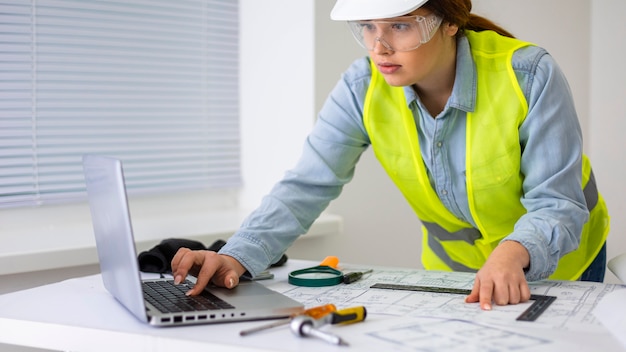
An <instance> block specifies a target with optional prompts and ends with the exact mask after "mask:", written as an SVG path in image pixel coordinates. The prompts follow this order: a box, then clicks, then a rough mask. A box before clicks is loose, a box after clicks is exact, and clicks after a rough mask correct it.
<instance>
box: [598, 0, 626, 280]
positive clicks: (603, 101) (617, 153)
mask: <svg viewBox="0 0 626 352" xmlns="http://www.w3.org/2000/svg"><path fill="white" fill-rule="evenodd" d="M591 3H592V6H591V18H592V21H591V23H592V26H591V29H592V30H591V33H592V35H591V48H590V49H591V51H590V52H591V58H592V59H591V80H590V82H589V84H590V97H591V109H590V115H589V135H590V137H591V138H590V139H591V141H590V146H591V148H590V149H591V152H590V153H589V154H590V157H591V160H592V162H593V167H594V172H595V175H596V179H597V180H598V186H599V187H600V191H601V192H602V194H603V195H604V198H605V200H606V202H607V204H608V207H609V213H610V214H611V233H610V235H609V240H608V253H609V258H612V257H614V256H616V255H617V254H619V253H625V252H626V235H625V234H626V218H625V217H623V216H621V213H622V212H624V211H626V187H625V186H624V180H626V155H625V153H624V150H626V138H624V133H625V131H626V85H625V84H624V82H626V67H624V63H623V61H622V60H623V58H624V55H625V54H626V41H625V40H624V36H625V35H626V23H624V12H625V11H626V2H624V1H623V0H603V1H592V2H591ZM611 278H612V276H610V277H609V278H607V281H608V280H609V279H611Z"/></svg>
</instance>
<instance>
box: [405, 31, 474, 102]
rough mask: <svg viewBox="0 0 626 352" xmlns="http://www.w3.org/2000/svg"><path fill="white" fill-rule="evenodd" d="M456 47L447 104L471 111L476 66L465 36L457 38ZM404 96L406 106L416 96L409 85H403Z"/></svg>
mask: <svg viewBox="0 0 626 352" xmlns="http://www.w3.org/2000/svg"><path fill="white" fill-rule="evenodd" d="M456 47H457V50H456V74H455V77H454V86H453V87H452V95H451V96H450V98H449V99H448V104H447V105H448V106H450V107H453V108H456V109H459V110H463V111H465V112H472V111H474V108H475V106H476V66H475V65H474V60H473V59H472V54H471V51H470V46H469V41H468V40H467V37H466V36H461V37H459V38H458V39H457V46H456ZM404 96H405V97H406V103H407V106H408V105H410V104H411V103H412V102H413V101H414V100H416V99H417V98H418V97H417V94H416V93H415V91H414V90H413V88H412V87H411V86H405V87H404Z"/></svg>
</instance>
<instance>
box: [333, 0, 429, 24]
mask: <svg viewBox="0 0 626 352" xmlns="http://www.w3.org/2000/svg"><path fill="white" fill-rule="evenodd" d="M426 1H428V0H337V2H336V3H335V7H333V10H332V11H331V12H330V18H331V19H333V20H335V21H355V20H374V19H379V18H390V17H397V16H402V15H406V14H407V13H409V12H412V11H413V10H415V9H417V8H419V7H420V6H422V5H424V3H426Z"/></svg>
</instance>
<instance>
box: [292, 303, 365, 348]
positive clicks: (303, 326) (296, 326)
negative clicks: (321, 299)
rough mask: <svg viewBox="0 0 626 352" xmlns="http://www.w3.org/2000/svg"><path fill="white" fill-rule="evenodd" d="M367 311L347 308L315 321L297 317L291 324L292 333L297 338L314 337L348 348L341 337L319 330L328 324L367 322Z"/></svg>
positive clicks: (362, 308)
mask: <svg viewBox="0 0 626 352" xmlns="http://www.w3.org/2000/svg"><path fill="white" fill-rule="evenodd" d="M366 316H367V310H366V309H365V307H363V306H358V307H353V308H346V309H342V310H340V311H337V312H332V313H330V314H328V315H326V316H324V317H322V318H320V319H313V318H311V317H309V316H306V315H299V316H297V317H295V318H294V319H293V320H292V321H291V324H290V328H291V331H292V332H293V333H294V334H296V335H297V336H312V337H317V338H320V339H322V340H324V341H326V342H329V343H332V344H335V345H343V346H347V345H348V343H347V342H346V341H344V340H343V339H342V338H341V337H339V336H337V335H334V334H331V333H329V332H326V331H321V330H319V329H318V328H319V327H320V326H323V325H326V324H352V323H357V322H360V321H363V320H365V317H366Z"/></svg>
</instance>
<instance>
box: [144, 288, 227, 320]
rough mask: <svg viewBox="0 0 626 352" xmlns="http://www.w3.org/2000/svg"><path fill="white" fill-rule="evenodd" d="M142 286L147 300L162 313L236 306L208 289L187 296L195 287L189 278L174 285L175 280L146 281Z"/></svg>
mask: <svg viewBox="0 0 626 352" xmlns="http://www.w3.org/2000/svg"><path fill="white" fill-rule="evenodd" d="M142 286H143V292H144V297H145V299H146V301H148V302H149V303H150V304H152V305H153V306H155V307H156V308H157V309H158V310H159V311H161V312H162V313H179V312H192V311H198V310H216V309H232V308H235V307H233V306H232V305H230V304H229V303H227V302H225V301H224V300H222V299H220V298H218V297H217V296H215V295H213V294H212V293H210V292H208V291H206V290H205V291H202V293H201V294H200V295H198V296H186V295H185V293H186V292H187V291H189V290H190V289H191V287H193V283H192V282H191V281H189V280H186V281H185V282H182V283H180V284H178V285H174V280H162V281H145V282H142Z"/></svg>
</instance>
